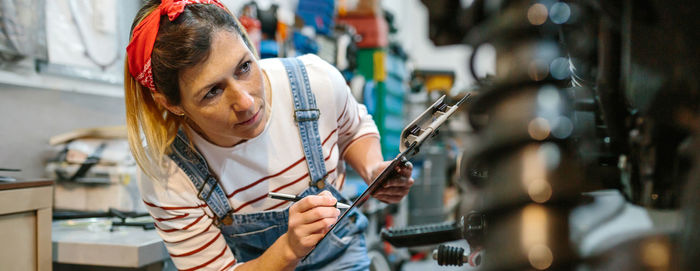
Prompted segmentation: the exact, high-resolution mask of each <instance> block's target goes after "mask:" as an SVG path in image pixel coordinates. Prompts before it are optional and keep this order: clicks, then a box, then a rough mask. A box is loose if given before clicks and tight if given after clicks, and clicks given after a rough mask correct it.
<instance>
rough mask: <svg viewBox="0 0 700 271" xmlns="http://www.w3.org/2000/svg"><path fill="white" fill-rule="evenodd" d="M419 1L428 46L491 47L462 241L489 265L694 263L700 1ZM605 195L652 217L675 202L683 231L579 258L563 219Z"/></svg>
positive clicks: (699, 187) (453, 256) (477, 105)
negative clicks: (470, 228)
mask: <svg viewBox="0 0 700 271" xmlns="http://www.w3.org/2000/svg"><path fill="white" fill-rule="evenodd" d="M422 2H423V4H424V5H426V7H427V8H428V10H429V12H428V14H429V17H430V18H429V22H430V24H431V25H430V27H429V29H430V37H431V39H432V40H433V42H434V43H435V44H436V45H446V44H458V43H466V44H468V45H471V46H472V48H473V50H474V51H477V49H478V48H479V47H481V46H482V45H483V44H490V45H492V46H493V47H494V48H495V49H496V55H497V59H496V72H495V75H494V76H493V77H490V78H475V79H476V80H477V82H478V83H479V87H478V89H479V91H478V93H477V95H476V97H478V98H477V99H476V100H475V101H474V102H473V104H472V105H471V106H470V109H469V121H470V124H471V126H472V127H473V128H474V129H475V131H476V132H475V133H476V138H477V139H476V140H475V141H474V142H472V145H475V146H476V147H475V148H473V149H471V150H469V152H468V153H465V154H464V157H465V158H464V159H463V160H462V162H461V166H460V169H461V171H462V172H463V173H462V174H461V176H463V177H464V178H466V180H465V182H466V183H467V185H468V186H469V188H470V193H467V194H466V195H464V196H463V197H464V198H465V200H464V201H463V202H464V203H463V206H462V208H461V210H462V212H463V213H464V214H466V213H469V212H474V211H477V212H478V213H479V214H481V215H482V219H483V223H481V224H482V225H483V231H481V232H478V233H475V234H476V235H472V236H470V235H468V234H466V233H465V239H467V241H468V242H469V244H470V247H481V246H482V245H483V247H484V249H485V251H486V252H487V253H486V254H485V258H484V259H483V265H484V267H483V268H484V269H485V270H532V269H536V270H571V269H576V267H579V268H583V270H692V269H694V268H696V267H697V265H698V259H700V254H699V253H698V251H700V249H699V248H698V244H700V235H698V234H697V231H696V230H695V229H697V228H698V226H700V219H698V217H700V215H699V214H698V211H699V210H700V204H698V202H700V201H699V200H698V199H699V198H700V197H698V196H700V195H699V194H700V184H699V183H700V181H698V180H699V179H700V178H698V177H697V176H700V173H699V172H700V162H698V161H700V157H698V153H700V144H698V142H697V138H698V134H699V133H700V83H699V82H698V80H694V79H695V74H693V73H695V72H697V71H699V70H700V54H698V50H697V48H700V46H698V45H699V44H698V43H699V42H700V31H697V29H700V20H699V19H697V16H696V14H695V13H697V10H700V9H699V8H700V2H698V1H693V0H681V1H661V0H638V1H634V0H613V1H600V0H568V1H561V0H560V1H557V0H552V1H543V0H542V1H540V0H510V1H497V0H493V1H490V0H474V1H471V5H470V6H464V5H463V4H462V3H464V2H465V1H459V0H437V1H426V0H423V1H422ZM467 65H469V66H470V69H474V65H475V64H474V61H473V58H472V59H471V60H470V61H469V63H467ZM472 74H473V75H475V74H476V73H474V72H472ZM693 138H694V139H695V141H694V140H693ZM686 180H690V181H686ZM601 188H614V189H619V190H620V191H621V192H622V193H623V194H624V195H625V196H626V198H627V200H628V201H629V202H631V203H634V204H638V205H642V206H644V207H648V208H662V209H677V208H679V207H681V208H682V211H683V214H684V218H685V219H684V220H683V221H684V223H685V225H684V226H685V230H682V232H681V233H680V234H661V235H652V236H642V237H639V238H636V239H632V240H630V241H628V242H626V243H623V244H620V245H617V246H615V247H613V248H610V249H609V250H607V251H606V252H605V253H603V254H601V255H598V256H593V257H590V258H581V257H579V256H578V255H577V254H576V253H575V250H574V249H573V248H572V244H570V242H569V240H570V239H569V232H568V231H569V213H570V211H571V210H572V209H573V208H575V207H576V206H577V205H579V204H582V202H583V201H584V199H583V198H582V197H581V196H580V195H581V192H585V191H590V190H596V189H601ZM681 195H683V197H681ZM681 198H682V199H683V200H682V201H681ZM467 199H468V200H467ZM466 224H467V225H468V224H470V222H469V219H467V223H466ZM478 235H480V237H481V238H475V237H477V236H478ZM679 244H680V245H679ZM442 255H443V256H444V255H450V256H449V257H448V258H449V260H447V259H446V258H444V257H443V258H442V260H440V261H442V262H441V263H440V264H443V263H448V262H449V263H460V262H462V263H463V262H464V261H463V260H462V259H463V258H462V257H463V256H464V255H462V254H460V253H458V251H457V249H449V250H447V249H443V253H442ZM677 255H680V257H676V256H677ZM436 257H437V256H436ZM438 258H439V257H438ZM679 262H680V263H679Z"/></svg>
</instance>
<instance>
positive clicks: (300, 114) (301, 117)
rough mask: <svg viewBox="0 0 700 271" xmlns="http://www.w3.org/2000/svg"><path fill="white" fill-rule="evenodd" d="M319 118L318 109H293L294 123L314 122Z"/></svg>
mask: <svg viewBox="0 0 700 271" xmlns="http://www.w3.org/2000/svg"><path fill="white" fill-rule="evenodd" d="M320 116H321V111H320V110H318V108H314V109H295V110H294V121H296V122H302V121H315V120H318V118H319V117H320Z"/></svg>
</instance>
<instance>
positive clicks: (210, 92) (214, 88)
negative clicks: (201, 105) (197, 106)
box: [203, 87, 223, 100]
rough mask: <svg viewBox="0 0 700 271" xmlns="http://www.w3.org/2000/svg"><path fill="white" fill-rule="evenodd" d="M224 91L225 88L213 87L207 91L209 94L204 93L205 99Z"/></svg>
mask: <svg viewBox="0 0 700 271" xmlns="http://www.w3.org/2000/svg"><path fill="white" fill-rule="evenodd" d="M222 91H223V89H221V88H220V87H213V88H211V89H210V90H209V91H208V92H207V94H204V99H203V100H208V99H211V98H214V97H216V95H219V93H221V92H222Z"/></svg>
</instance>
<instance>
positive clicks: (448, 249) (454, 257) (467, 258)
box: [433, 245, 482, 267]
mask: <svg viewBox="0 0 700 271" xmlns="http://www.w3.org/2000/svg"><path fill="white" fill-rule="evenodd" d="M481 258H482V255H481V250H474V251H472V252H470V253H469V254H467V253H464V248H461V247H453V246H446V245H440V246H438V248H437V249H436V250H434V251H433V260H436V261H437V264H438V265H440V266H453V265H456V266H462V265H464V264H465V263H467V264H469V266H471V267H478V266H480V265H481Z"/></svg>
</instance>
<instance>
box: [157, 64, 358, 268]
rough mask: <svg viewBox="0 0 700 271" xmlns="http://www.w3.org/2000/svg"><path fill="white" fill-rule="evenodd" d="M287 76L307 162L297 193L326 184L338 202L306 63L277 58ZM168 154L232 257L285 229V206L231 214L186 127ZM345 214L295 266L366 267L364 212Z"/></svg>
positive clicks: (264, 244)
mask: <svg viewBox="0 0 700 271" xmlns="http://www.w3.org/2000/svg"><path fill="white" fill-rule="evenodd" d="M282 63H283V64H284V67H285V69H286V71H287V75H288V77H289V81H290V82H289V84H290V86H291V89H292V94H293V97H294V108H295V110H294V120H295V121H296V123H297V126H298V127H299V133H300V135H301V143H302V147H303V149H304V156H305V157H306V162H307V165H308V167H309V176H310V179H311V181H310V183H309V188H307V189H306V190H304V192H302V193H301V194H300V196H307V195H316V194H318V193H320V192H321V191H323V190H324V189H325V190H328V191H330V192H331V194H333V196H335V197H336V198H337V199H338V201H340V202H346V203H347V202H348V200H347V199H345V198H344V197H343V196H342V195H341V194H340V193H339V192H338V191H337V190H336V189H335V187H333V186H332V185H329V184H328V183H326V167H325V163H324V159H323V149H322V148H321V146H322V145H321V137H320V135H319V132H318V122H317V120H318V118H319V115H320V112H319V110H318V108H317V107H316V99H315V97H314V95H313V93H312V92H311V87H310V84H309V78H308V75H307V73H306V68H305V67H304V64H303V63H302V62H301V60H299V59H296V58H285V59H282ZM172 149H173V153H172V154H170V158H171V159H172V160H173V161H175V163H177V165H178V166H179V167H180V168H181V169H182V170H183V171H184V172H185V173H186V174H187V175H188V176H189V178H190V180H191V181H192V182H193V183H194V185H195V187H197V188H198V197H199V198H200V199H202V200H204V201H205V202H206V203H207V205H208V206H209V208H210V209H211V210H212V211H213V212H214V214H215V215H216V217H217V220H216V224H217V225H218V227H219V228H220V229H221V234H223V235H224V238H225V239H226V243H227V244H228V246H229V247H230V248H231V250H232V252H233V255H234V256H235V257H236V261H237V262H239V263H240V262H247V261H250V260H253V259H255V258H257V257H259V256H260V255H261V254H262V253H263V252H264V251H265V250H267V248H268V247H270V246H271V245H272V243H274V242H275V241H276V240H277V238H279V237H280V236H281V235H282V234H284V233H286V232H287V225H288V221H289V208H287V209H284V210H274V211H266V212H260V213H252V214H234V213H232V210H233V209H232V208H231V206H230V205H229V202H228V198H227V197H226V194H225V193H224V192H223V190H222V189H221V187H220V186H219V185H218V181H217V180H216V178H214V177H213V176H212V175H211V174H210V172H209V168H208V166H207V163H206V160H205V159H204V158H203V157H202V156H201V155H200V154H199V153H198V152H197V151H196V150H194V149H192V148H191V147H190V145H189V140H188V139H187V136H186V135H185V133H184V132H183V131H182V130H180V131H178V134H177V136H176V138H175V141H174V142H173V144H172ZM348 218H349V219H344V220H343V221H340V223H341V224H339V225H338V226H337V227H336V228H335V229H334V230H333V232H331V233H330V234H329V235H328V236H327V237H326V238H325V239H324V240H323V241H322V242H321V243H319V244H318V245H317V247H316V249H315V250H314V251H313V253H312V254H311V255H310V256H309V257H308V258H307V259H306V260H304V261H303V262H301V263H300V264H299V265H298V266H297V268H296V270H368V269H369V264H370V261H369V258H368V257H367V248H366V244H365V239H364V236H363V234H362V233H363V231H364V230H365V228H366V227H367V224H368V222H367V218H366V217H365V216H364V215H363V214H362V213H360V212H359V211H358V210H357V209H354V208H353V209H352V210H351V211H350V214H349V217H348Z"/></svg>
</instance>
